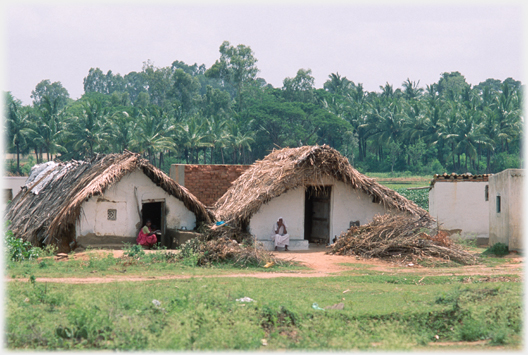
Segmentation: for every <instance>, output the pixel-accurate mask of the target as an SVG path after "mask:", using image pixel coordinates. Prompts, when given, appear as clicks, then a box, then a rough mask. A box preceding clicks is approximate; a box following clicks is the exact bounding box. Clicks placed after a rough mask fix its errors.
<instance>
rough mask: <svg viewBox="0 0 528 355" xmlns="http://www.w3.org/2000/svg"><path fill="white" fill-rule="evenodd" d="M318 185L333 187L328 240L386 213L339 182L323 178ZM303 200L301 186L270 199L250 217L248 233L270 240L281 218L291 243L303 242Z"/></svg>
mask: <svg viewBox="0 0 528 355" xmlns="http://www.w3.org/2000/svg"><path fill="white" fill-rule="evenodd" d="M317 185H326V186H332V195H331V201H330V239H332V238H333V237H334V236H336V235H337V236H339V235H340V234H341V233H342V232H345V231H347V230H348V228H349V227H350V222H351V221H360V224H366V223H369V222H371V221H372V219H373V218H374V216H375V215H377V214H380V215H382V214H385V213H386V212H388V209H387V208H386V207H385V206H384V205H383V204H380V203H373V202H372V197H371V196H369V195H367V194H366V193H364V192H362V191H360V190H356V189H353V188H352V187H350V186H349V185H346V184H345V183H343V182H341V181H337V180H335V179H331V178H326V179H324V180H323V181H320V182H318V183H317ZM304 200H305V188H304V186H303V187H299V188H296V189H294V190H290V191H288V192H286V193H284V194H282V195H280V196H279V197H276V198H274V199H272V200H271V201H269V202H268V203H267V204H264V205H262V206H261V207H260V209H259V210H258V211H257V213H255V214H254V215H253V216H252V217H251V220H250V223H249V232H250V233H251V234H252V235H254V236H255V237H257V239H258V240H271V233H272V228H273V224H274V223H275V222H276V221H277V218H278V217H283V218H284V221H285V222H286V224H287V226H288V233H289V234H290V239H304V209H305V201H304Z"/></svg>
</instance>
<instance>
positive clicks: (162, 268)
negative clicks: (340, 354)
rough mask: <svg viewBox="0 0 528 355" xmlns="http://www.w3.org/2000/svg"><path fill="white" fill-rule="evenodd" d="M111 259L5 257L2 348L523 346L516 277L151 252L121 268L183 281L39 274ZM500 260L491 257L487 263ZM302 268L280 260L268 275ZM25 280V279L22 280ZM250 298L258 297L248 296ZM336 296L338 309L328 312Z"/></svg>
mask: <svg viewBox="0 0 528 355" xmlns="http://www.w3.org/2000/svg"><path fill="white" fill-rule="evenodd" d="M92 259H93V260H92ZM112 259H114V258H113V257H110V256H106V257H102V258H101V257H96V254H93V256H92V257H90V258H89V260H83V261H81V262H80V263H78V262H77V261H74V260H70V261H53V260H52V259H51V260H47V261H46V260H45V261H44V263H45V265H46V266H42V264H43V262H42V261H41V262H36V261H27V262H18V263H14V262H13V263H9V264H8V265H7V266H8V267H7V269H6V276H7V277H13V276H14V277H15V280H13V281H11V282H9V283H7V290H6V296H7V297H6V308H5V309H6V324H7V326H6V329H5V337H6V345H7V348H8V349H12V350H14V349H17V350H18V349H20V350H22V349H34V350H57V349H70V350H71V349H83V350H101V349H114V350H166V351H169V350H170V351H173V350H319V351H321V350H420V349H431V347H433V348H434V347H435V346H436V345H435V344H443V345H442V349H445V348H446V346H447V348H448V349H465V348H471V349H484V350H493V349H520V346H521V329H522V319H521V314H522V283H521V282H520V281H521V280H520V278H519V277H518V276H515V275H503V277H501V278H497V279H493V280H490V279H485V278H482V277H481V276H485V275H480V276H479V275H471V278H469V277H468V275H463V274H457V275H454V274H453V275H451V276H445V275H444V276H427V277H424V276H422V275H420V274H411V273H406V272H405V271H402V272H397V273H393V274H390V275H389V274H384V273H380V272H376V271H374V270H371V267H370V266H369V265H367V264H364V265H363V264H355V271H353V272H345V273H342V274H341V275H340V276H330V277H310V278H289V277H278V278H271V279H257V278H252V277H244V276H240V277H236V278H225V277H221V276H223V275H226V274H227V273H237V274H240V273H243V272H244V270H240V269H239V268H236V267H232V266H230V265H226V264H224V265H216V266H214V267H210V268H196V267H191V266H188V265H185V263H184V262H182V261H179V262H167V261H159V260H158V262H154V261H153V259H152V257H150V259H149V258H147V259H145V260H143V261H141V260H139V261H138V262H137V263H136V265H135V266H132V265H128V266H126V267H127V274H128V272H129V271H130V272H131V273H132V274H136V275H137V274H142V275H153V274H156V275H158V276H159V275H164V274H166V275H183V276H187V277H188V278H186V279H172V280H163V281H160V280H156V281H143V282H130V281H120V282H112V283H106V284H68V283H41V282H39V281H36V277H57V276H62V277H67V276H69V277H71V276H80V277H86V276H88V275H91V276H94V273H93V272H92V271H94V270H95V271H96V272H95V274H96V275H98V274H103V273H104V274H107V275H108V274H112V273H114V272H116V271H115V270H113V269H120V268H121V267H123V265H122V264H123V262H122V259H114V260H112ZM140 261H141V262H140ZM501 261H502V262H504V259H500V258H489V260H488V261H487V264H486V265H488V267H494V266H496V265H497V264H498V263H500V262H501ZM82 263H85V264H82ZM68 268H69V269H71V272H70V273H67V272H66V271H65V270H66V269H68ZM135 268H136V269H135ZM142 268H143V269H145V270H143V272H142V270H141V269H142ZM299 269H301V268H299V267H298V266H283V267H280V268H278V269H274V270H273V271H278V270H279V271H288V270H292V271H293V270H299ZM245 270H246V271H248V272H249V271H251V272H256V271H258V269H257V268H256V267H255V268H251V267H250V268H248V269H245ZM259 270H265V269H262V268H260V269H259ZM485 270H486V269H485V268H484V269H483V273H484V274H485ZM263 272H269V271H263ZM10 275H11V276H10ZM214 275H217V276H218V277H213V276H214ZM21 277H25V280H27V279H29V281H17V279H20V278H21ZM468 280H472V281H468ZM481 280H487V282H484V281H481ZM244 297H249V298H251V299H252V300H254V301H251V302H241V301H240V299H242V298H244ZM237 300H239V301H237ZM314 303H315V304H317V306H315V305H314ZM340 303H342V305H343V309H325V307H328V306H333V305H339V304H340ZM446 342H447V344H448V345H445V344H446ZM438 346H440V345H438Z"/></svg>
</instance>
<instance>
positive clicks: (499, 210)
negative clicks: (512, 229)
mask: <svg viewBox="0 0 528 355" xmlns="http://www.w3.org/2000/svg"><path fill="white" fill-rule="evenodd" d="M500 212H501V197H500V196H497V213H500Z"/></svg>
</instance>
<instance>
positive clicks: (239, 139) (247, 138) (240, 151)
mask: <svg viewBox="0 0 528 355" xmlns="http://www.w3.org/2000/svg"><path fill="white" fill-rule="evenodd" d="M228 127H229V145H230V146H231V148H232V149H233V162H234V163H235V164H238V161H239V160H238V157H241V158H242V163H245V154H244V149H248V150H249V151H251V143H254V142H255V140H254V139H253V132H252V131H249V130H246V131H245V132H244V131H242V129H240V127H239V125H237V124H236V123H235V122H233V121H231V122H229V124H228Z"/></svg>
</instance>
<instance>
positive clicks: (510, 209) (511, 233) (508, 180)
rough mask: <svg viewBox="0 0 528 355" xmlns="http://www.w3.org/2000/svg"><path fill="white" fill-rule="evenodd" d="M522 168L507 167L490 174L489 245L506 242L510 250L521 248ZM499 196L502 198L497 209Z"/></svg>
mask: <svg viewBox="0 0 528 355" xmlns="http://www.w3.org/2000/svg"><path fill="white" fill-rule="evenodd" d="M523 180H524V171H523V170H522V169H507V170H504V171H502V172H500V173H498V174H494V175H492V176H490V178H489V183H490V191H489V192H490V201H491V204H490V206H489V238H490V239H489V245H493V244H495V243H504V244H506V245H508V247H509V249H510V250H521V249H522V239H523V223H522V220H523V205H522V200H523V199H522V196H523ZM497 196H500V198H501V208H500V212H498V211H497Z"/></svg>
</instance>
